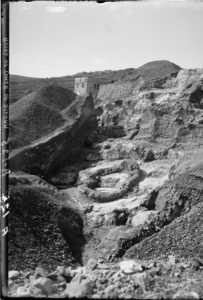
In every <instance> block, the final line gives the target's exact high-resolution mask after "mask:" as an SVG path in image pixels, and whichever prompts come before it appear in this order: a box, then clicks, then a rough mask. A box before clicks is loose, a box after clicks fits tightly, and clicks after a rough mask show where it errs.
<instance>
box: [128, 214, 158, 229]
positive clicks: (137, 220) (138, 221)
mask: <svg viewBox="0 0 203 300" xmlns="http://www.w3.org/2000/svg"><path fill="white" fill-rule="evenodd" d="M156 214H157V211H154V210H139V211H138V212H137V213H136V214H135V215H134V216H133V217H132V219H131V222H130V224H131V226H133V227H138V226H140V225H144V223H145V222H147V221H149V220H150V218H152V217H154V215H156Z"/></svg>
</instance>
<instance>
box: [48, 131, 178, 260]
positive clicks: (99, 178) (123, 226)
mask: <svg viewBox="0 0 203 300" xmlns="http://www.w3.org/2000/svg"><path fill="white" fill-rule="evenodd" d="M115 141H116V139H112V138H111V139H109V138H108V137H106V136H100V140H99V141H98V140H97V141H96V142H95V143H93V144H91V147H89V149H88V148H87V147H86V151H84V154H85V155H86V160H85V159H84V158H85V155H84V158H83V160H81V161H78V162H76V163H75V164H72V165H69V166H67V167H66V168H64V169H63V170H62V171H61V174H60V173H58V175H56V176H55V178H54V180H55V183H56V186H57V187H58V188H60V191H61V193H63V194H64V195H65V197H67V198H69V199H70V200H71V202H72V204H73V206H74V207H76V208H77V209H78V210H79V211H80V215H81V217H82V220H83V228H82V232H81V236H80V237H81V239H80V241H82V242H81V243H78V242H77V241H76V240H75V246H74V245H73V244H72V245H71V248H72V249H73V253H74V252H78V253H80V257H81V260H80V262H82V263H86V262H87V260H88V259H89V258H92V257H95V258H97V259H98V258H101V259H104V260H105V259H106V260H109V258H110V257H111V258H119V257H122V256H123V255H124V254H125V252H126V250H127V249H129V248H130V247H131V246H133V245H134V244H135V243H139V242H140V241H141V240H143V239H144V238H145V237H147V236H150V235H152V234H154V233H155V232H157V231H158V228H159V230H160V229H161V228H162V227H163V226H165V225H166V224H168V223H169V222H170V221H172V219H173V218H167V217H164V216H163V218H162V217H160V214H159V212H158V211H156V210H155V201H156V198H157V195H158V191H159V189H160V188H161V186H162V185H163V184H164V183H165V182H166V180H167V179H168V174H169V170H170V167H171V165H172V162H171V161H170V160H168V159H162V160H157V161H149V162H143V161H142V160H139V162H138V161H135V160H133V159H129V158H128V157H127V159H124V158H121V159H117V160H108V161H107V160H105V159H102V155H101V152H102V151H101V149H105V151H106V150H107V151H108V150H109V149H110V148H111V146H112V144H113V143H114V142H115ZM95 149H96V151H95ZM95 153H96V154H95ZM91 154H93V156H94V158H96V159H90V157H91ZM99 157H100V158H99ZM91 158H92V157H91ZM70 170H73V173H74V176H72V175H71V174H70ZM66 172H67V173H66ZM67 174H68V175H67ZM66 175H67V177H66ZM63 176H64V177H65V178H67V179H68V180H67V181H66V182H65V180H63V182H62V181H61V180H60V178H63ZM71 176H72V177H71ZM70 178H71V180H72V181H71V180H70V181H69V179H70ZM54 180H52V184H53V183H54ZM118 191H119V192H118ZM162 219H163V220H162ZM146 224H147V226H146ZM67 230H68V229H67ZM66 235H67V234H66V233H65V231H64V230H63V236H64V237H65V239H66V241H67V243H68V242H69V241H68V236H67V237H66ZM72 241H73V239H72ZM76 248H77V251H76V250H75V249H76Z"/></svg>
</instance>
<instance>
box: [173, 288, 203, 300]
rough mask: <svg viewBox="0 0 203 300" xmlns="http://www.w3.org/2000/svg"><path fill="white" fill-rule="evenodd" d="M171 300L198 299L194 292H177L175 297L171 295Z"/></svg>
mask: <svg viewBox="0 0 203 300" xmlns="http://www.w3.org/2000/svg"><path fill="white" fill-rule="evenodd" d="M172 299H174V300H179V299H180V300H192V299H197V300H198V299H200V297H199V295H198V293H196V292H193V291H191V292H187V291H184V290H183V291H178V292H177V293H175V295H173V297H172Z"/></svg>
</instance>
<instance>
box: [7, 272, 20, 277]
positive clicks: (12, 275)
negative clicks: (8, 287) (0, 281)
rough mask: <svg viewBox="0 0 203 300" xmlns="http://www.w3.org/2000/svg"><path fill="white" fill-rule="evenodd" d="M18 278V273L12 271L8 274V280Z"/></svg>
mask: <svg viewBox="0 0 203 300" xmlns="http://www.w3.org/2000/svg"><path fill="white" fill-rule="evenodd" d="M19 276H20V272H18V271H15V270H12V271H9V272H8V278H9V279H16V278H18V277H19Z"/></svg>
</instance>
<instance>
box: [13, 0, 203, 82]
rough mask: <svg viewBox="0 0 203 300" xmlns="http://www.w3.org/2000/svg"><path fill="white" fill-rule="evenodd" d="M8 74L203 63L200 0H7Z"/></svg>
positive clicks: (55, 74) (59, 73)
mask: <svg viewBox="0 0 203 300" xmlns="http://www.w3.org/2000/svg"><path fill="white" fill-rule="evenodd" d="M9 48H10V74H16V75H24V76H31V77H59V76H65V75H72V74H75V73H78V72H83V71H102V70H119V69H125V68H137V67H140V66H141V65H143V64H145V63H147V62H150V61H154V60H169V61H171V62H173V63H175V64H177V65H179V66H181V67H182V68H200V67H203V2H185V1H181V0H179V1H168V2H166V1H164V0H161V1H151V0H150V1H146V2H128V1H126V2H114V3H112V2H107V3H103V4H98V3H96V2H93V1H92V2H86V1H85V2H74V1H72V2H71V1H70V2H69V1H68V2H63V1H61V2H60V1H59V2H52V1H50V2H49V1H36V2H28V3H26V2H13V3H11V2H10V46H9Z"/></svg>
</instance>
